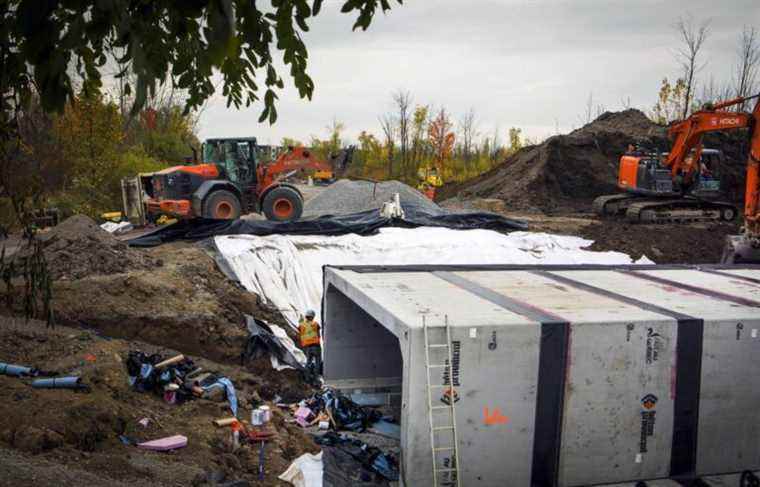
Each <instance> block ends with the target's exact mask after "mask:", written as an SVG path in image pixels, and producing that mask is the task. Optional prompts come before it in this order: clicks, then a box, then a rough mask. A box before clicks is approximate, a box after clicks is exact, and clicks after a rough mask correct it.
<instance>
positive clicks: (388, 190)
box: [304, 179, 440, 217]
mask: <svg viewBox="0 0 760 487" xmlns="http://www.w3.org/2000/svg"><path fill="white" fill-rule="evenodd" d="M396 193H398V194H399V198H400V199H401V203H402V204H410V205H415V206H419V207H421V208H422V209H423V210H427V211H430V212H433V213H435V212H437V211H440V207H439V206H438V205H436V204H435V203H433V202H432V201H430V200H429V199H428V198H426V197H425V195H423V194H422V193H420V192H419V191H417V190H416V189H414V188H412V187H411V186H407V185H406V184H404V183H402V182H399V181H382V182H377V183H374V182H370V181H350V180H348V179H341V180H340V181H337V182H335V183H333V184H331V185H330V186H329V187H327V188H326V189H325V190H324V191H322V192H321V193H320V194H318V195H317V196H315V197H314V198H312V199H311V200H310V201H308V202H307V204H306V211H305V212H304V216H306V217H317V216H322V215H346V214H349V213H356V212H359V211H366V210H374V209H378V208H380V207H382V206H383V203H385V202H386V201H390V200H391V199H392V198H393V195H394V194H396Z"/></svg>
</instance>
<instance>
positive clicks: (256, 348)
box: [241, 315, 303, 370]
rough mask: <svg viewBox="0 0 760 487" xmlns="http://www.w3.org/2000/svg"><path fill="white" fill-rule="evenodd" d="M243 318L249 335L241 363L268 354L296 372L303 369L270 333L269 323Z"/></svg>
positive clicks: (248, 317) (252, 318)
mask: <svg viewBox="0 0 760 487" xmlns="http://www.w3.org/2000/svg"><path fill="white" fill-rule="evenodd" d="M244 316H245V325H246V328H247V329H248V333H249V334H250V335H249V337H248V341H247V342H246V345H245V350H243V353H242V355H241V359H242V362H243V363H245V362H246V361H248V360H256V359H257V358H259V357H263V356H265V355H268V354H273V355H274V356H275V357H277V360H279V361H280V362H281V363H283V364H285V365H290V366H291V367H293V368H294V369H296V370H301V369H303V365H301V364H300V363H299V362H298V359H296V358H295V357H294V356H293V354H292V353H290V350H288V349H287V347H285V345H283V344H282V343H281V342H280V339H279V338H277V336H275V334H274V333H272V329H271V328H270V327H269V323H267V322H266V321H264V320H260V319H258V318H254V317H253V316H249V315H244Z"/></svg>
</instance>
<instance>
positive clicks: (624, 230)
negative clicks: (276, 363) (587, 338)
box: [0, 186, 738, 486]
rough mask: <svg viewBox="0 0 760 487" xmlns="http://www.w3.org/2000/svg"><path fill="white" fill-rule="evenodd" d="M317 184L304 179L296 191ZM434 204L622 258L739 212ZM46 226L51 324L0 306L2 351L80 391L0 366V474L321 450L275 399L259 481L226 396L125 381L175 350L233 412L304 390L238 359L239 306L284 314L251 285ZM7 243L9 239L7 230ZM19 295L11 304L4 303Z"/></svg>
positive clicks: (246, 466)
mask: <svg viewBox="0 0 760 487" xmlns="http://www.w3.org/2000/svg"><path fill="white" fill-rule="evenodd" d="M324 190H325V187H321V186H308V187H304V188H303V192H304V193H305V199H306V200H307V203H308V201H309V200H310V199H311V198H314V197H316V196H318V195H319V194H320V193H321V192H323V191H324ZM588 203H589V207H590V200H589V202H588ZM441 206H443V207H444V208H448V209H451V210H473V209H477V210H487V211H492V212H495V213H499V214H503V215H505V216H509V217H513V218H519V219H523V220H525V221H527V222H528V223H529V225H530V230H531V231H537V232H547V233H554V234H562V235H575V236H580V237H584V238H587V239H589V240H593V241H594V243H593V244H592V245H591V247H590V248H591V249H592V250H614V251H619V252H625V253H627V254H629V255H631V257H633V258H634V259H638V258H639V257H640V256H641V255H646V256H647V257H648V258H650V259H651V260H653V261H654V262H656V263H716V262H718V261H719V259H720V255H721V251H722V247H723V240H724V237H725V235H728V234H732V233H736V232H737V231H738V223H737V224H699V225H675V224H673V225H633V224H628V223H624V222H620V221H614V220H600V219H598V218H597V217H595V216H594V215H593V214H592V213H591V212H590V211H582V208H583V205H581V204H578V205H573V207H567V208H564V207H562V206H561V205H557V206H555V207H554V208H553V209H552V210H551V211H547V210H542V209H530V208H529V209H525V208H520V209H517V208H513V207H510V206H509V205H508V204H507V203H505V201H504V200H503V199H495V198H492V199H489V198H479V197H477V196H475V197H473V196H470V197H468V198H467V199H459V198H457V197H454V198H450V199H448V200H446V201H444V202H443V203H441ZM247 218H258V216H247ZM49 232H50V235H49V236H48V237H45V239H46V240H45V241H46V242H48V243H47V244H46V250H45V252H46V255H47V257H48V260H49V262H50V263H51V273H52V275H53V276H54V281H53V292H54V299H55V303H54V304H55V310H56V321H57V323H58V325H57V326H56V327H55V328H46V327H45V325H44V323H41V322H37V321H30V322H28V323H27V322H24V321H23V320H20V319H11V321H12V323H8V322H7V319H5V320H6V321H4V322H3V323H2V324H1V325H0V361H4V362H8V363H18V364H26V365H33V366H36V367H39V368H41V369H44V370H53V371H59V372H62V373H66V374H69V373H71V374H81V376H82V377H83V379H84V382H85V383H87V384H88V385H90V386H91V388H92V391H91V392H90V393H77V392H72V391H70V390H37V389H33V388H31V387H30V386H29V384H28V383H25V381H24V380H21V379H18V378H13V377H7V376H0V387H2V389H3V390H4V395H3V397H4V398H5V400H4V401H0V471H1V472H3V475H0V485H3V486H5V485H8V486H10V485H13V486H27V485H28V486H48V485H50V486H52V485H56V486H58V485H62V486H69V485H70V486H74V485H77V486H78V485H83V484H88V485H110V486H120V485H125V486H126V485H130V486H141V485H178V486H179V485H196V486H198V485H215V484H214V483H213V482H211V480H212V479H216V480H217V481H218V480H219V479H221V478H224V479H225V481H232V480H247V481H249V482H250V485H265V486H266V485H286V484H284V483H283V482H281V481H279V480H277V478H276V477H277V475H279V474H281V473H282V472H283V471H285V469H286V468H287V467H288V465H289V464H290V463H291V462H292V461H293V460H294V459H295V458H297V457H298V456H299V455H300V454H302V453H304V452H317V451H319V447H318V446H317V445H316V444H315V443H314V442H313V441H312V440H311V439H310V437H309V436H308V433H307V432H306V431H304V430H303V429H301V428H299V427H298V426H295V425H294V424H293V423H291V422H289V421H288V419H289V417H290V415H289V414H287V412H283V411H280V410H278V409H277V408H276V407H275V408H273V409H274V410H275V411H276V412H275V416H274V422H273V427H274V428H275V430H276V432H277V435H276V437H275V439H274V440H273V441H271V442H270V443H268V444H267V446H266V455H265V459H266V460H265V472H266V474H265V480H264V481H263V482H259V481H258V480H257V472H258V448H257V447H250V446H244V447H242V448H241V449H239V450H238V451H236V452H234V453H233V452H232V451H231V449H230V446H229V444H228V443H229V437H230V434H229V429H219V428H216V427H214V426H213V425H212V423H211V421H212V420H213V419H215V418H219V417H224V416H228V415H229V408H228V406H227V403H226V402H220V403H217V402H212V401H208V400H203V399H198V400H194V401H191V402H188V403H186V404H182V405H169V404H166V403H165V402H164V401H163V400H162V399H161V398H160V397H158V396H155V395H153V394H150V393H138V392H135V391H133V390H132V389H131V388H130V386H129V385H128V383H127V376H126V371H125V366H124V359H125V358H126V356H127V353H128V352H129V351H130V350H136V349H137V350H143V351H146V352H150V353H152V352H161V353H162V354H164V355H165V356H170V355H172V354H173V353H175V352H177V351H181V352H183V353H185V354H189V355H190V356H191V357H192V358H193V359H194V360H196V362H197V363H199V365H201V366H202V367H204V368H207V369H209V370H216V371H218V372H220V373H223V374H224V375H227V376H228V377H229V378H230V379H231V380H232V381H233V383H234V384H235V386H236V387H237V389H238V397H239V398H240V403H241V404H240V406H241V410H242V413H241V414H240V417H243V418H245V417H250V410H251V406H252V405H254V404H256V403H258V401H263V402H265V403H268V404H270V405H271V406H274V404H273V401H274V400H275V398H276V396H280V397H281V398H282V400H283V401H286V402H287V401H297V400H300V399H302V398H304V397H305V396H306V395H307V394H309V393H310V391H311V390H310V388H309V387H308V386H306V385H305V384H304V383H303V382H302V380H301V378H300V377H299V376H298V374H296V373H295V372H293V371H281V372H276V371H274V370H273V369H272V367H271V365H270V363H269V361H268V360H267V359H260V360H259V361H257V362H255V363H253V364H248V365H246V366H242V367H241V365H240V353H241V351H242V349H243V346H244V344H245V341H246V338H247V332H246V330H245V328H244V326H243V323H244V315H245V314H249V315H254V316H256V317H258V318H262V319H265V320H268V321H270V322H273V323H276V324H281V325H285V322H284V320H283V318H282V317H281V315H280V314H279V312H277V311H276V310H274V309H271V308H270V307H268V306H267V305H265V304H264V303H263V302H262V300H261V299H260V298H259V297H258V296H256V295H254V294H252V293H249V292H247V291H245V290H243V289H242V288H241V287H239V286H238V285H236V284H235V283H233V282H231V281H230V280H229V279H228V278H227V277H226V276H225V275H224V274H223V273H222V272H221V271H220V270H219V269H218V268H217V266H216V264H215V262H214V260H213V259H212V258H211V257H210V256H209V255H208V254H207V253H206V252H205V251H204V249H203V247H202V244H199V243H190V242H173V243H168V244H164V245H161V246H159V247H155V248H150V249H136V248H129V247H127V246H126V244H125V243H124V242H123V241H121V239H117V238H114V237H111V236H108V235H106V236H104V235H102V232H100V230H99V229H96V228H94V227H93V225H92V224H91V222H90V223H88V221H87V220H85V219H76V218H75V219H73V220H71V221H69V222H64V223H62V224H61V225H60V228H56V229H52V230H50V231H49ZM98 232H100V233H98ZM122 238H123V237H122ZM10 242H11V243H12V245H13V246H17V241H16V240H11V241H10ZM22 251H23V250H22ZM82 256H84V257H85V258H81V257H82ZM21 305H22V303H20V302H18V301H17V302H15V303H13V305H12V308H14V310H15V312H16V314H18V313H19V312H20V311H21ZM285 327H286V329H287V326H286V325H285ZM93 357H94V358H93ZM142 418H149V420H150V423H149V426H148V427H147V428H143V427H142V426H140V425H139V423H138V421H139V420H141V419H142ZM119 434H127V435H129V436H134V437H135V438H138V439H141V440H147V439H155V438H160V437H164V436H170V435H174V434H182V435H185V436H187V437H188V446H187V447H186V448H184V449H181V450H177V451H175V452H168V453H157V452H147V451H142V450H140V449H138V448H136V447H133V446H127V445H124V444H122V443H121V442H120V441H119V439H118V435H119ZM663 482H665V481H663ZM651 485H673V484H672V483H669V482H667V483H662V484H657V483H652V484H651ZM716 485H719V483H718V484H716ZM727 485H734V483H731V482H729V483H728V484H727Z"/></svg>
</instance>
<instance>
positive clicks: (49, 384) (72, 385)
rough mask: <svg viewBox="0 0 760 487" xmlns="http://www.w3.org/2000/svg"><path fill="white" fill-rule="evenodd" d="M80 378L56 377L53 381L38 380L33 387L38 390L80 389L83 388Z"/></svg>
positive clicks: (33, 383)
mask: <svg viewBox="0 0 760 487" xmlns="http://www.w3.org/2000/svg"><path fill="white" fill-rule="evenodd" d="M81 382H82V379H81V378H80V377H55V378H52V379H37V380H35V381H34V382H32V387H35V388H37V389H79V388H81V387H82V384H81Z"/></svg>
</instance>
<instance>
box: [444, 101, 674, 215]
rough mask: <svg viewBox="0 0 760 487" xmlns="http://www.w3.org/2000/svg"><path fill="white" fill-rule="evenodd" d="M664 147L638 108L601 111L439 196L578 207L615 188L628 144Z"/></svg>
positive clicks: (518, 206) (549, 208) (532, 206)
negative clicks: (572, 129) (602, 112)
mask: <svg viewBox="0 0 760 487" xmlns="http://www.w3.org/2000/svg"><path fill="white" fill-rule="evenodd" d="M632 142H636V143H639V144H645V145H647V146H649V147H656V148H658V149H664V148H665V146H666V139H665V131H664V128H662V127H660V126H658V125H656V124H655V123H653V122H652V121H650V120H649V119H648V118H647V117H646V115H644V114H643V113H642V112H641V111H639V110H634V109H630V110H625V111H623V112H618V113H612V112H606V113H604V114H602V115H601V116H600V117H599V118H597V119H596V120H594V121H593V122H591V123H589V124H587V125H585V126H584V127H582V128H580V129H577V130H574V131H573V132H571V133H569V134H567V135H556V136H553V137H550V138H549V139H547V140H546V141H545V142H543V143H541V144H539V145H535V146H530V147H525V148H523V149H521V150H519V151H518V152H517V153H515V154H513V155H512V156H510V157H509V158H507V159H506V160H505V161H504V163H502V164H501V165H500V166H498V167H496V168H494V169H492V170H491V171H489V172H487V173H485V174H483V175H481V176H479V177H477V178H475V179H473V180H470V181H467V182H465V183H462V184H460V185H457V186H451V187H446V188H443V189H442V190H441V191H440V198H441V199H446V198H450V197H454V196H459V197H461V198H465V199H466V198H472V197H480V198H498V199H501V200H503V201H504V202H505V203H506V205H507V207H509V208H512V209H521V210H531V209H539V210H542V211H545V212H551V211H555V210H560V209H563V208H569V209H580V208H582V207H584V206H586V204H587V202H588V201H589V200H590V199H592V198H594V197H596V196H598V195H600V194H604V193H608V192H614V191H616V185H615V183H616V179H617V164H618V159H619V158H620V154H622V153H623V152H624V151H625V149H626V147H627V146H628V144H629V143H632Z"/></svg>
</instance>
